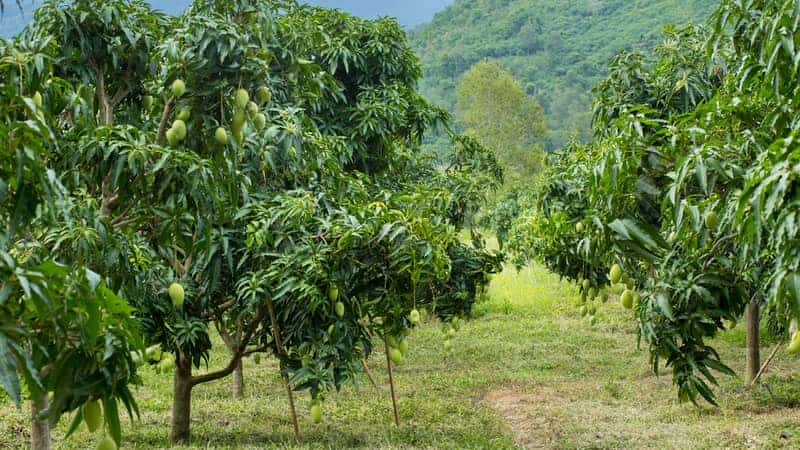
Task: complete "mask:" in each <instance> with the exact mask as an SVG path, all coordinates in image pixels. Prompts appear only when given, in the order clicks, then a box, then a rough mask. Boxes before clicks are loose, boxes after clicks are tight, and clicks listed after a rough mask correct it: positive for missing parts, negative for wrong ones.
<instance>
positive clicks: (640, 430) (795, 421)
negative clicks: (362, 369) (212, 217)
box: [0, 268, 800, 449]
mask: <svg viewBox="0 0 800 450" xmlns="http://www.w3.org/2000/svg"><path fill="white" fill-rule="evenodd" d="M488 298H489V299H488V300H487V301H485V302H482V303H480V304H479V305H478V306H477V308H476V311H475V312H476V314H475V316H476V317H475V318H474V320H472V321H471V322H468V323H466V324H465V325H464V326H463V327H462V328H461V330H460V332H459V333H458V335H457V337H456V338H455V339H454V340H453V344H454V345H453V348H452V350H451V351H449V352H445V351H444V350H443V348H442V345H441V344H442V340H443V338H442V332H441V327H440V325H439V324H438V323H435V322H432V321H427V322H426V323H425V325H424V326H423V327H421V328H420V329H419V330H418V331H416V332H415V333H414V334H413V335H412V337H411V338H410V339H411V340H410V344H411V350H410V353H409V355H408V357H407V358H406V360H405V361H404V363H403V364H402V365H401V366H400V367H398V368H397V369H396V383H397V387H398V394H399V405H400V418H401V426H400V427H399V428H397V427H395V426H394V424H393V418H392V404H391V398H390V393H389V389H388V378H387V376H386V369H385V356H384V355H383V353H382V352H378V353H376V354H375V355H373V357H372V358H371V359H370V361H369V367H370V370H371V372H372V374H373V375H374V376H375V377H376V379H377V381H378V384H379V388H377V389H375V388H373V387H372V386H371V385H370V384H369V381H368V380H367V378H366V377H364V378H363V380H361V382H360V384H359V386H358V387H347V388H345V389H344V390H343V391H342V392H340V393H338V394H331V395H330V396H328V398H327V399H326V401H325V403H324V414H325V418H324V421H323V423H322V424H319V425H316V424H314V423H312V421H311V419H310V417H309V415H308V406H309V405H308V400H309V398H308V395H307V394H305V393H298V394H297V395H296V400H297V406H298V413H299V415H300V428H301V431H302V434H303V444H302V446H301V447H302V448H349V447H355V448H370V449H372V448H398V449H403V448H491V449H503V448H519V447H529V448H654V449H655V448H657V449H665V448H800V409H797V407H798V405H800V377H797V375H796V372H795V370H794V369H796V368H797V367H798V359H797V358H794V357H790V356H788V355H786V354H785V352H783V351H781V352H779V353H778V356H777V357H776V359H775V362H774V363H773V364H772V366H771V368H770V371H769V374H768V376H767V378H766V381H767V383H766V384H765V385H764V386H760V387H757V388H756V389H754V390H753V391H749V390H746V389H744V388H743V381H742V379H741V378H740V377H723V378H721V379H720V381H721V386H720V387H719V388H718V389H717V390H716V392H717V394H718V396H719V402H720V407H719V408H714V407H703V408H702V409H699V410H698V409H696V408H694V407H693V406H691V405H686V404H679V403H678V402H677V401H676V395H675V391H674V388H673V386H672V384H671V379H670V377H669V372H668V371H667V372H665V373H664V374H663V375H662V376H660V377H657V376H655V375H654V374H653V373H652V371H651V370H650V367H649V365H648V357H647V352H646V351H643V350H642V351H640V350H637V347H636V327H635V322H634V321H633V319H632V317H631V313H630V312H628V311H625V310H623V309H622V308H621V307H620V306H618V305H617V303H616V302H609V303H607V304H605V305H602V307H601V308H600V309H599V312H598V317H599V318H600V321H599V323H598V324H597V325H595V326H590V324H589V323H588V320H586V319H583V318H581V317H580V316H579V314H578V313H577V311H578V294H577V290H576V289H575V288H574V287H573V286H571V285H569V284H566V283H563V282H561V281H559V280H558V278H557V277H555V276H553V275H552V274H550V273H548V272H546V271H544V270H542V269H539V268H527V269H525V270H523V271H521V272H519V273H518V272H516V271H515V270H513V269H511V268H509V269H507V270H506V271H505V272H503V273H502V274H499V275H497V276H496V277H495V279H494V281H493V283H492V285H491V288H490V290H489V295H488ZM715 345H716V346H717V348H718V349H719V350H720V352H721V354H722V355H723V358H724V361H725V362H727V363H728V364H730V365H731V366H732V367H734V368H735V369H736V370H737V372H741V371H742V369H743V366H744V355H745V351H744V332H743V330H742V329H741V327H739V328H737V329H735V330H733V331H731V332H727V333H724V334H723V335H721V336H720V337H719V338H718V339H716V340H715ZM220 348H221V347H220ZM769 351H771V347H769V348H768V347H765V348H764V349H763V352H764V357H766V355H767V354H768V353H769ZM223 356H224V355H222V354H214V355H213V360H212V367H217V366H221V365H222V361H223ZM245 380H246V392H245V395H246V398H245V399H244V400H236V399H234V398H232V396H231V394H230V380H222V381H220V382H216V383H212V384H208V385H203V386H199V387H198V388H196V389H195V391H194V397H193V417H192V419H193V420H192V431H193V435H192V447H194V448H216V449H223V448H225V449H227V448H231V449H233V448H294V447H296V446H295V444H294V438H293V433H292V427H291V423H290V420H289V409H288V402H287V399H286V392H285V390H284V389H283V385H282V383H281V379H280V377H279V374H278V372H277V364H276V363H275V362H274V361H267V362H262V364H261V365H259V366H256V365H255V364H254V362H253V361H252V359H247V360H246V361H245ZM171 381H172V378H171V376H170V375H165V374H162V375H158V374H155V373H154V372H153V371H152V370H151V369H147V370H145V371H144V385H143V386H141V387H138V388H137V389H136V397H137V399H138V401H139V405H140V407H141V410H142V416H141V419H140V420H137V421H134V422H130V421H127V420H126V421H125V424H124V428H125V429H124V439H125V442H124V445H123V448H163V447H168V433H169V418H170V414H171V411H170V408H171ZM26 412H27V409H25V411H24V412H23V411H19V410H17V409H15V408H14V407H13V406H12V405H10V404H8V402H7V401H6V402H5V403H4V404H3V405H2V408H0V448H3V449H5V448H23V447H24V446H25V445H26V441H27V429H28V424H27V419H26V415H27V414H26ZM67 422H68V420H67V418H65V419H63V420H62V422H61V423H60V424H59V425H58V427H57V429H56V431H55V432H54V442H55V447H56V448H70V449H71V448H75V449H78V448H87V447H92V446H93V445H94V443H95V442H96V439H97V437H93V436H89V435H88V434H87V433H86V432H85V431H81V433H79V434H77V435H75V436H73V437H71V438H70V439H69V440H66V441H65V440H64V439H63V433H64V431H65V429H66V427H67Z"/></svg>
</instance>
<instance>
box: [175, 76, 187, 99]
mask: <svg viewBox="0 0 800 450" xmlns="http://www.w3.org/2000/svg"><path fill="white" fill-rule="evenodd" d="M185 93H186V83H184V82H183V80H180V79H178V80H175V81H173V82H172V95H174V96H175V97H178V98H180V97H183V94H185Z"/></svg>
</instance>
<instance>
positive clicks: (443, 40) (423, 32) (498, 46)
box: [411, 0, 718, 147]
mask: <svg viewBox="0 0 800 450" xmlns="http://www.w3.org/2000/svg"><path fill="white" fill-rule="evenodd" d="M717 4H718V2H717V1H714V0H579V1H570V2H565V1H562V0H504V1H497V0H456V1H455V3H453V4H452V5H451V6H449V7H447V8H446V9H445V10H444V11H442V12H440V13H438V14H437V15H436V16H435V17H434V19H433V21H432V22H430V23H428V24H425V25H423V26H421V27H419V28H417V29H416V30H415V31H414V32H413V33H412V36H411V40H412V45H413V47H414V48H415V50H416V51H417V52H418V53H419V55H420V57H421V58H422V62H423V66H424V68H425V78H424V80H423V84H422V91H423V92H424V93H425V94H426V95H427V96H428V97H429V98H430V99H431V100H432V101H433V102H435V103H439V104H441V105H443V106H447V107H448V108H449V109H451V110H452V109H453V105H454V102H455V95H454V89H455V84H456V82H457V81H458V78H459V77H460V76H461V75H462V74H463V73H464V72H465V71H466V70H467V69H469V68H470V67H471V66H472V65H473V64H475V63H476V62H478V61H480V60H481V59H485V58H492V59H497V60H499V62H500V63H501V65H503V66H504V67H506V68H508V69H510V70H511V72H512V73H513V74H514V75H515V76H516V77H517V78H519V79H521V80H522V81H523V83H524V85H525V88H526V90H527V91H528V93H530V94H532V95H535V96H537V97H538V98H539V100H540V102H541V103H542V106H543V107H544V108H545V112H546V115H547V119H548V128H549V129H550V133H549V136H550V138H549V145H550V146H551V147H554V146H558V145H560V144H562V143H563V142H565V141H566V140H567V138H568V136H569V135H570V134H571V133H572V132H573V131H576V130H577V131H579V132H581V133H582V135H583V137H584V138H585V137H587V136H586V134H587V133H588V129H589V126H588V125H589V121H590V108H589V107H588V105H589V102H590V99H591V89H592V87H593V86H594V85H595V84H596V83H597V82H598V81H599V80H600V78H601V77H602V76H604V75H605V74H606V73H607V65H608V63H609V61H610V60H611V58H612V57H613V56H614V55H615V54H616V53H617V52H618V51H620V50H623V49H637V48H650V47H652V46H653V44H654V43H655V42H657V41H658V40H659V39H660V37H661V30H662V28H663V26H664V25H665V24H670V23H674V24H684V23H687V22H690V21H698V22H700V21H704V20H705V18H706V17H707V16H708V15H709V14H710V13H711V11H712V10H713V8H714V7H715V6H716V5H717Z"/></svg>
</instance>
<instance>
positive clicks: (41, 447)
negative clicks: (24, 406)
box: [31, 394, 50, 450]
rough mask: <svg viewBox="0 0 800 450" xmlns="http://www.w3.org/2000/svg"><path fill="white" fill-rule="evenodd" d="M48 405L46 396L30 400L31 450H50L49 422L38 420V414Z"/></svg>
mask: <svg viewBox="0 0 800 450" xmlns="http://www.w3.org/2000/svg"><path fill="white" fill-rule="evenodd" d="M48 405H49V399H48V396H47V394H44V395H42V396H41V397H39V398H37V399H33V400H31V450H50V422H49V421H48V420H47V419H44V420H40V419H39V413H40V412H42V411H44V410H45V409H47V407H48Z"/></svg>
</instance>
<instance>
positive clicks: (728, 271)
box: [516, 1, 800, 403]
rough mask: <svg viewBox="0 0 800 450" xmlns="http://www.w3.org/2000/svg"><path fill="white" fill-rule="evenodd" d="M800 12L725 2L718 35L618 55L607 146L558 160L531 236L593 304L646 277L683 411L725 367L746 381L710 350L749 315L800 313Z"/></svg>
mask: <svg viewBox="0 0 800 450" xmlns="http://www.w3.org/2000/svg"><path fill="white" fill-rule="evenodd" d="M798 11H799V10H798V5H797V2H796V1H787V2H782V3H781V4H780V5H779V4H777V3H775V2H757V1H751V2H745V4H744V5H743V4H741V2H734V1H726V2H723V3H722V5H721V6H720V8H719V10H718V11H717V12H716V14H715V15H714V16H713V18H712V20H711V21H710V24H709V28H708V29H695V28H687V29H684V30H679V31H671V32H669V33H668V34H667V36H666V39H665V41H664V43H663V44H662V45H661V46H660V47H658V48H657V49H656V51H655V52H654V54H652V55H641V54H622V55H620V56H618V57H617V59H616V60H615V62H614V64H613V65H612V70H611V75H610V76H609V78H608V79H607V80H605V81H603V82H602V83H601V84H600V85H599V86H598V88H597V90H596V93H597V100H596V104H595V111H594V114H595V128H596V138H595V140H594V141H593V142H592V143H590V144H589V145H587V146H584V147H577V148H574V149H572V151H571V152H568V153H565V154H562V155H556V156H555V157H554V161H553V162H552V169H551V175H550V177H549V179H548V182H547V183H546V185H545V187H544V188H543V189H542V191H541V193H540V197H539V206H538V207H537V208H536V209H535V210H534V211H532V212H531V213H530V214H529V215H528V217H526V218H525V219H524V220H522V221H521V222H520V223H519V225H518V228H517V230H516V231H517V234H516V236H517V238H518V239H520V242H521V243H524V244H525V245H528V246H529V249H530V252H531V254H528V256H533V257H537V258H539V259H541V260H542V261H544V262H545V263H546V264H547V265H548V266H549V267H551V268H553V269H554V270H556V271H557V272H558V273H560V274H562V275H564V276H567V277H570V278H572V279H575V280H580V281H583V280H584V279H587V280H588V282H587V283H586V284H585V285H584V289H590V290H592V291H590V292H591V293H590V295H589V297H593V295H592V294H595V293H596V292H597V291H596V289H597V288H598V287H601V286H603V285H607V284H608V283H609V280H608V278H609V275H606V274H610V276H612V277H613V272H614V269H612V271H611V272H609V267H611V266H612V264H619V265H620V266H621V268H622V271H623V272H625V273H628V274H631V275H632V276H633V277H634V278H635V282H634V283H632V284H635V286H636V287H638V289H639V292H640V294H641V301H640V302H638V304H636V305H635V307H636V313H637V318H638V321H639V334H640V337H641V339H642V340H643V341H644V342H645V343H646V344H647V345H648V346H649V348H650V351H651V354H652V364H653V368H654V369H655V370H659V367H660V362H665V363H666V365H667V366H668V367H670V368H671V369H672V372H673V379H674V381H675V383H676V385H677V387H678V392H679V397H680V398H681V400H691V401H693V402H696V401H697V399H698V395H699V396H700V397H702V398H704V399H705V400H707V401H709V402H712V403H713V402H714V395H713V392H712V391H711V389H710V384H714V383H716V379H715V375H714V373H713V372H714V371H718V372H722V373H727V374H731V373H732V371H731V370H730V369H729V368H727V367H726V366H725V365H724V364H723V363H722V361H721V360H720V357H719V355H718V354H717V353H716V351H715V350H714V349H713V348H712V347H710V346H709V345H708V344H707V342H706V341H707V339H708V338H709V337H712V336H714V335H715V334H716V333H717V332H718V331H719V330H721V329H723V328H726V327H727V326H729V325H730V324H732V323H733V324H735V323H736V321H737V320H738V319H739V318H740V317H741V316H742V313H743V311H744V310H745V307H746V306H747V305H748V304H755V305H758V304H759V303H761V304H762V305H765V306H766V307H764V306H762V309H765V311H766V312H767V313H769V314H770V316H771V319H772V320H773V321H774V322H776V323H778V324H780V325H781V326H782V327H785V326H786V324H787V322H788V321H789V320H790V319H794V318H797V317H798V312H800V309H798V299H800V296H799V295H798V290H797V286H798V284H797V281H798V275H797V271H798V255H797V253H796V252H797V245H796V238H797V226H796V224H797V219H796V214H797V202H796V189H795V188H796V186H795V184H796V181H795V178H796V176H797V175H796V171H797V167H796V162H795V159H796V158H795V156H794V155H795V153H796V151H795V145H794V143H795V138H794V134H795V132H796V128H797V123H798V121H797V108H796V106H794V105H796V103H797V100H798V99H797V98H796V97H797V94H798V90H797V86H798V85H797V80H796V71H795V70H794V67H796V65H795V63H796V61H798V58H797V57H796V54H795V48H796V45H797V44H798V42H797V39H798V36H800V35H798V33H796V28H797V26H798V25H797V24H798V23H800V16H798V14H800V13H798ZM523 256H524V255H523ZM762 301H763V302H762ZM784 329H785V328H784ZM756 332H757V331H756ZM795 340H796V339H794V338H793V342H794V341H795ZM792 348H793V347H792ZM790 350H791V348H790Z"/></svg>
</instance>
